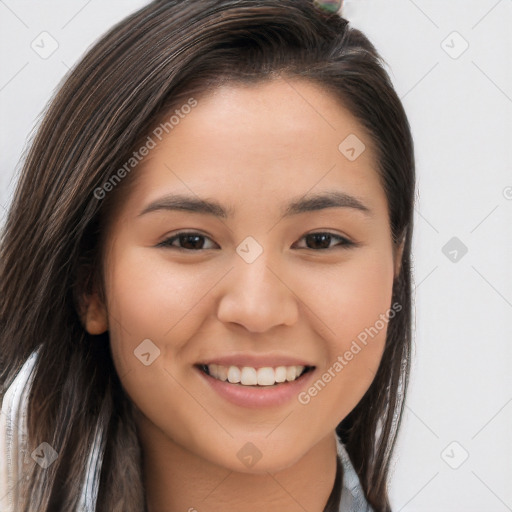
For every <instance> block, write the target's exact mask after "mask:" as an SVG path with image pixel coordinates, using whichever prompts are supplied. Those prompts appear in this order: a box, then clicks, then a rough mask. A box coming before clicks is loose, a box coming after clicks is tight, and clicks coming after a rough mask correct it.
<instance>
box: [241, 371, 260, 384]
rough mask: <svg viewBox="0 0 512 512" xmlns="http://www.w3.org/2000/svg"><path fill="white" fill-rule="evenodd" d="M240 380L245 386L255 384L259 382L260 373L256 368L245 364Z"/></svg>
mask: <svg viewBox="0 0 512 512" xmlns="http://www.w3.org/2000/svg"><path fill="white" fill-rule="evenodd" d="M240 382H241V383H242V384H243V385H244V386H255V385H256V384H258V375H257V372H256V370H255V369H254V368H249V367H247V366H244V367H243V368H242V376H241V377H240Z"/></svg>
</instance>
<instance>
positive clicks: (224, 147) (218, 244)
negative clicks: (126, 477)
mask: <svg viewBox="0 0 512 512" xmlns="http://www.w3.org/2000/svg"><path fill="white" fill-rule="evenodd" d="M197 99H198V105H197V106H196V107H195V108H194V109H192V111H191V113H190V114H188V115H187V116H186V117H185V118H184V119H182V120H180V122H179V124H178V125H176V126H175V127H174V129H173V130H172V131H171V132H170V133H169V134H168V135H166V136H165V137H164V138H163V140H162V141H161V142H159V143H158V145H157V147H156V148H155V149H153V150H152V151H151V153H150V155H149V156H148V157H147V158H146V159H145V161H144V162H143V163H142V164H141V165H140V166H139V167H138V168H137V170H136V171H134V172H138V173H140V174H139V175H138V176H137V183H136V186H135V187H134V188H133V189H132V190H130V192H129V194H128V195H127V197H126V198H125V200H124V201H123V204H122V207H121V209H120V210H119V211H118V212H117V213H116V215H115V217H114V218H113V219H111V223H110V225H109V228H108V233H107V237H106V239H107V246H106V250H105V257H104V269H103V270H104V276H105V278H104V287H105V292H106V304H103V303H102V302H101V301H100V299H99V295H98V294H93V295H91V296H90V297H88V306H87V309H86V313H85V317H84V323H85V325H86V329H87V330H88V331H89V332H90V333H92V334H98V333H101V332H104V331H106V330H109V333H110V341H111V349H112V354H113V358H114V363H115V367H116V370H117V372H118V374H119V376H120V378H121V381H122V384H123V386H124V388H125V390H126V392H127V394H128V395H129V397H130V398H131V400H132V401H133V402H134V404H135V406H136V412H137V416H136V421H137V426H138V430H139V435H140V440H141V445H142V449H143V458H144V475H145V476H144V479H145V485H146V488H147V500H148V510H149V511H150V512H155V511H163V510H165V511H166V512H178V511H187V510H189V511H190V512H192V511H193V510H197V511H198V512H204V511H208V512H220V511H226V510H244V512H252V511H254V512H256V511H261V509H262V508H261V507H262V504H264V506H265V510H266V512H274V511H282V510H286V511H288V512H294V511H303V510H308V511H311V512H321V511H322V510H323V508H324V506H325V504H326V502H327V499H328V496H329V494H330V492H331V490H332V487H333V484H334V478H335V463H336V445H335V437H334V436H335V433H334V429H335V427H336V425H337V424H338V423H339V422H340V421H341V420H342V419H343V418H344V417H345V416H346V415H347V414H348V413H349V412H350V411H351V410H352V409H353V408H354V407H355V406H356V404H357V403H358V402H359V401H360V399H361V398H362V396H363V395H364V393H365V392H366V390H367V389H368V387H369V386H370V384H371V382H372V380H373V378H374V375H375V372H376V371H377V368H378V366H379V363H380V360H381V357H382V352H383V349H384V344H385V335H386V327H387V324H386V326H385V327H384V328H382V329H381V330H380V331H379V333H378V335H376V336H375V337H373V338H372V339H370V341H369V342H368V344H367V345H366V346H365V347H364V348H363V349H362V350H361V351H360V352H359V353H358V354H357V355H355V356H354V357H353V359H352V360H351V361H349V362H348V364H347V365H346V366H345V367H344V368H343V370H342V371H341V372H339V373H337V374H336V377H335V378H333V379H332V380H331V382H329V383H328V385H326V386H325V388H324V389H322V390H321V391H320V392H319V393H318V394H317V396H315V397H314V398H312V399H311V401H310V402H309V403H308V404H307V405H303V404H301V403H299V401H298V400H297V399H296V397H294V398H293V399H292V400H290V401H289V402H288V403H286V404H284V405H280V406H277V407H274V406H273V407H263V408H252V409H249V408H246V407H240V406H236V405H233V404H231V403H229V402H227V401H226V400H225V399H224V398H222V397H220V396H219V395H218V394H217V393H216V392H215V391H213V390H212V389H211V388H210V387H209V385H208V384H207V383H206V381H205V379H203V378H202V377H201V376H200V375H199V374H198V373H197V372H196V371H193V365H194V364H196V363H198V362H199V361H202V360H205V359H208V358H210V357H212V356H218V355H226V354H230V353H231V352H239V353H241V352H249V353H252V354H285V355H292V356H296V357H300V358H302V359H305V360H306V361H309V362H311V364H312V365H314V366H315V367H316V369H315V372H316V377H317V378H319V377H320V376H321V375H322V374H323V373H324V372H325V371H327V370H328V368H330V367H332V365H333V363H334V362H335V361H336V360H337V358H338V356H340V355H341V356H342V355H343V354H344V353H345V352H346V351H347V350H349V348H350V346H351V343H352V341H353V340H355V339H356V337H357V335H358V334H359V333H361V332H362V331H363V330H364V329H365V328H368V327H370V326H373V325H374V324H375V322H376V321H377V320H378V319H379V315H381V314H383V313H385V312H386V311H387V310H389V308H390V307H391V293H392V284H393V278H394V276H395V275H397V273H398V270H399V261H400V257H401V253H400V251H398V252H396V253H395V252H394V251H393V246H392V241H391V233H390V226H389V220H388V210H387V201H386V196H385V193H384V190H383V188H382V186H381V183H380V180H379V176H378V174H377V171H376V161H375V157H374V153H373V150H372V141H371V140H370V139H369V137H368V135H367V134H366V133H365V131H364V130H363V129H362V127H361V125H360V124H359V123H358V122H357V121H356V120H355V118H354V117H353V116H352V115H351V114H350V113H349V112H348V111H347V110H346V109H345V108H344V107H343V105H342V104H341V103H340V102H339V101H338V100H337V99H336V98H335V97H334V96H332V95H331V94H330V93H328V92H326V91H325V90H324V89H322V88H321V87H320V86H318V85H316V84H312V83H309V82H307V81H304V80H303V79H294V80H291V79H287V80H284V79H282V78H279V79H275V80H273V81H270V82H265V83H262V84H258V85H250V86H247V85H238V84H237V85H227V86H222V87H221V88H219V89H217V90H216V91H215V92H214V93H210V94H209V95H208V96H205V97H201V98H197ZM349 134H356V135H357V137H358V138H359V139H360V140H362V141H363V142H364V144H365V145H366V150H365V151H364V152H363V153H362V154H361V155H360V156H359V157H358V158H357V159H356V160H355V161H349V160H348V159H347V158H346V157H345V156H344V155H343V154H342V153H341V152H340V151H339V150H338V146H339V144H340V143H341V142H342V141H343V140H344V139H345V138H346V137H347V136H348V135H349ZM328 190H339V191H342V192H345V193H347V194H350V195H352V196H354V197H356V198H358V199H359V200H360V201H361V202H362V203H364V205H366V206H367V207H368V209H369V210H370V213H369V214H366V213H365V212H362V211H360V210H358V209H355V208H349V207H331V208H327V209H322V210H317V211H310V212H303V213H300V214H297V215H293V216H290V217H288V218H284V219H281V212H282V209H283V208H284V206H285V205H286V204H287V203H288V202H289V201H290V200H292V199H296V198H300V197H302V196H304V195H305V194H306V193H307V194H308V195H309V194H312V193H317V192H325V191H328ZM169 193H183V194H189V195H192V196H196V197H200V198H202V199H204V198H208V199H215V200H217V201H218V202H219V203H221V204H222V205H223V206H224V207H225V208H226V209H231V210H232V216H231V217H228V218H225V219H220V218H216V217H214V216H212V215H207V214H202V213H194V212H187V211H170V210H158V211H153V212H151V213H147V214H144V215H139V214H140V212H141V211H142V210H144V208H145V207H146V206H147V205H148V204H149V203H151V202H152V201H154V200H156V199H158V198H161V197H162V196H165V195H166V194H169ZM179 231H194V232H199V234H201V235H204V236H205V238H200V239H199V243H197V241H196V245H195V246H194V245H193V244H190V243H189V245H187V241H186V240H185V241H182V245H181V246H182V247H183V245H185V247H189V250H188V251H187V249H182V250H181V251H180V250H179V247H180V241H179V239H175V240H174V242H172V244H173V245H174V246H175V247H174V248H173V247H171V246H167V247H162V246H160V247H159V246H158V244H159V243H161V242H162V241H164V240H166V239H169V238H170V237H171V236H173V235H175V234H176V233H177V232H179ZM313 232H317V233H325V232H329V233H332V234H334V235H340V236H343V237H346V238H347V239H349V240H351V241H353V242H355V243H356V244H357V245H356V246H353V247H346V246H342V245H339V243H340V242H339V240H337V239H336V238H332V239H331V242H330V245H329V242H326V246H328V247H330V248H327V249H322V247H323V246H322V244H321V243H318V242H317V243H316V245H315V240H311V239H310V238H309V242H308V239H307V238H304V237H305V235H308V234H310V233H313ZM247 236H252V237H253V238H254V239H255V240H256V241H257V242H258V243H259V244H260V246H261V247H262V248H263V253H262V254H261V255H260V256H259V257H258V258H257V259H256V260H255V261H254V262H252V263H250V264H248V263H246V262H245V261H244V260H243V259H242V258H241V257H240V256H239V255H238V254H237V252H236V248H237V246H238V245H239V244H240V243H241V242H242V241H243V240H244V239H245V238H246V237H247ZM201 244H202V245H201ZM308 244H309V245H308ZM191 245H192V249H190V247H191ZM194 247H198V249H195V252H194V249H193V248H194ZM201 247H204V248H201ZM145 339H150V340H152V342H153V343H154V344H155V345H156V346H157V347H158V348H159V350H160V355H159V357H157V358H156V359H155V360H154V361H153V362H152V364H150V365H148V366H145V365H143V364H142V363H141V362H140V361H139V360H138V359H137V358H136V357H135V356H134V350H135V349H136V348H137V346H139V344H140V343H141V341H142V340H145ZM314 380H317V379H316V378H315V379H314ZM248 442H250V443H253V444H254V445H255V446H256V447H257V448H258V450H259V451H260V453H261V454H262V457H261V459H260V460H259V461H258V462H257V463H256V464H255V465H254V466H252V467H246V466H245V465H244V464H243V463H242V462H241V461H240V460H239V458H238V457H237V453H238V452H239V450H240V449H241V448H242V447H243V446H244V445H245V444H246V443H248Z"/></svg>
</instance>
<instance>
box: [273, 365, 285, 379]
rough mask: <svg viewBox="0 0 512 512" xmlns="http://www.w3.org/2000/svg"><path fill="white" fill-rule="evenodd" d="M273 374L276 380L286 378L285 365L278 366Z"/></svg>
mask: <svg viewBox="0 0 512 512" xmlns="http://www.w3.org/2000/svg"><path fill="white" fill-rule="evenodd" d="M275 375H276V382H284V381H285V380H286V366H278V367H277V368H276V371H275Z"/></svg>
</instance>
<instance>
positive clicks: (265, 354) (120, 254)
mask: <svg viewBox="0 0 512 512" xmlns="http://www.w3.org/2000/svg"><path fill="white" fill-rule="evenodd" d="M331 10H332V9H330V8H325V9H322V8H321V5H320V4H319V3H318V2H313V1H310V0H257V1H256V0H194V1H189V0H187V1H185V0H181V1H179V0H174V1H163V0H159V1H154V2H152V3H150V4H149V5H148V6H147V7H145V8H143V9H141V10H140V11H138V12H136V13H135V14H133V15H131V16H129V17H128V18H126V19H125V20H123V21H122V22H121V23H119V24H118V25H116V26H115V27H114V28H113V29H112V30H111V31H110V32H109V33H108V34H107V35H105V36H104V37H103V38H102V39H101V40H100V41H99V42H98V43H97V44H96V45H95V46H94V47H93V48H92V49H91V50H90V51H89V52H88V53H87V55H86V56H85V57H84V58H83V60H82V61H81V62H80V63H79V64H78V65H77V66H76V68H75V69H74V70H73V71H72V72H71V73H70V75H69V77H68V78H67V80H66V81H65V83H64V85H63V86H62V88H61V89H60V91H59V92H58V94H57V95H56V97H55V98H54V100H53V102H52V104H51V105H50V107H49V109H48V112H47V113H46V116H45V118H44V120H43V122H42V125H41V127H40V129H39V132H38V135H37V137H36V139H35V141H34V143H33V145H32V147H31V150H30V153H29V154H28V157H27V159H26V162H25V165H24V169H23V172H22V174H21V177H20V179H19V183H18V186H17V190H16V193H15V196H14V199H13V202H12V206H11V209H10V211H9V215H8V218H7V223H6V226H5V231H4V233H3V238H2V245H1V254H0V256H1V264H0V265H1V267H0V297H1V298H2V299H1V306H0V308H1V309H0V311H1V313H0V327H1V328H0V336H1V368H0V383H1V385H2V388H1V389H2V395H1V398H2V415H1V419H0V430H1V432H0V435H1V437H0V455H1V461H0V500H1V501H0V504H1V509H2V510H3V511H14V510H15V511H36V510H37V511H48V512H50V511H60V510H63V511H70V510H87V511H94V510H96V511H125V512H126V511H133V512H140V511H142V510H147V511H148V512H154V511H166V512H178V511H187V510H188V511H189V512H192V511H197V512H206V511H208V512H217V511H224V512H225V511H244V512H253V511H260V510H266V511H268V512H274V511H287V512H294V511H304V510H308V511H311V512H322V511H325V512H327V511H329V512H332V511H343V512H345V511H354V512H355V511H360V510H368V511H371V510H373V511H389V510H391V507H390V503H389V499H388V494H387V480H388V469H389V461H390V458H391V455H392V453H393V447H394V443H395V439H396V435H397V430H398V426H399V424H400V418H401V413H402V408H403V403H404V399H405V395H406V389H407V382H408V374H409V367H410V343H411V332H410V331H411V328H410V323H411V269H410V250H411V237H412V220H413V202H414V187H415V176H414V156H413V142H412V137H411V133H410V128H409V124H408V121H407V118H406V115H405V113H404V110H403V107H402V105H401V103H400V101H399V99H398V97H397V95H396V93H395V92H394V90H393V87H392V84H391V82H390V80H389V77H388V75H387V73H386V72H385V70H384V69H383V66H382V59H381V58H380V57H379V55H378V53H377V51H376V50H375V48H374V47H373V46H372V44H371V43H370V42H369V41H368V39H367V38H366V37H365V36H364V35H363V34H362V33H361V32H359V31H357V30H355V29H353V28H351V27H350V26H349V24H348V23H347V21H346V20H345V19H343V18H342V17H341V16H339V15H338V14H336V13H332V12H331Z"/></svg>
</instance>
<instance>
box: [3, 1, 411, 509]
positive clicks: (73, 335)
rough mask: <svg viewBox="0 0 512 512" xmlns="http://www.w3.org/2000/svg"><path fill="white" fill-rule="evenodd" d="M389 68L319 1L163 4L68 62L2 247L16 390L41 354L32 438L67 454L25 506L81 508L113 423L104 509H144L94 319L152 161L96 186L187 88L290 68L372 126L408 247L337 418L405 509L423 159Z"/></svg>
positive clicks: (366, 474) (124, 400)
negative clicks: (370, 367) (372, 370)
mask: <svg viewBox="0 0 512 512" xmlns="http://www.w3.org/2000/svg"><path fill="white" fill-rule="evenodd" d="M383 64H384V61H383V60H382V58H381V57H380V55H379V54H378V52H377V51H376V49H375V48H374V46H373V45H372V44H371V43H370V41H369V40H368V39H367V38H366V37H365V36H364V35H363V34H362V33H361V32H360V31H358V30H356V29H354V28H352V27H350V26H349V23H348V22H347V21H346V20H345V19H343V18H342V17H341V16H339V15H337V14H332V13H328V12H326V11H322V10H321V9H320V8H319V7H318V6H317V5H315V3H314V2H313V1H312V0H157V1H154V2H151V3H150V4H149V5H148V6H146V7H144V8H142V9H140V10H139V11H138V12H136V13H134V14H132V15H130V16H128V17H127V18H126V19H124V20H123V21H121V22H120V23H118V24H117V25H116V26H114V27H113V28H112V29H111V30H110V31H109V32H108V33H107V34H106V35H104V36H103V37H102V38H101V39H100V40H99V41H98V42H97V43H96V44H95V45H94V46H93V47H92V48H91V49H90V50H89V51H88V52H87V54H86V55H85V56H84V57H83V58H82V60H81V61H80V62H79V63H78V64H77V65H76V66H75V68H74V69H73V70H72V71H71V72H70V73H69V75H68V77H67V78H66V80H65V82H64V83H63V85H62V87H61V88H60V90H59V91H58V93H57V94H56V96H55V97H54V98H53V100H52V102H51V103H50V105H49V108H48V110H47V112H46V114H45V117H44V118H43V121H42V124H41V126H40V127H39V130H38V133H37V135H36V138H35V140H34V141H33V144H32V146H31V149H30V151H29V153H28V155H27V158H26V160H25V163H24V167H23V170H22V173H21V176H20V178H19V181H18V184H17V188H16V191H15V195H14V198H13V201H12V204H11V208H10V211H9V213H8V217H7V220H6V225H5V229H4V231H3V233H2V240H1V248H0V297H1V304H0V343H1V355H0V357H1V367H0V385H1V390H2V395H1V396H2V397H3V394H4V392H5V390H6V389H7V387H8V386H9V385H10V383H12V381H13V379H14V378H15V376H16V374H17V372H18V371H19V370H20V368H21V366H22V364H23V363H24V362H25V360H26V359H27V358H28V357H29V355H30V354H31V353H32V352H33V351H34V350H36V349H38V351H39V356H38V360H37V363H36V367H35V374H34V384H33V387H32V390H31V394H30V398H29V406H28V428H29V441H30V445H31V447H32V448H33V447H35V446H38V445H39V444H40V443H41V442H43V441H45V442H48V443H49V444H50V445H51V446H52V447H53V448H54V449H55V450H56V451H57V452H58V453H59V457H58V459H57V460H56V461H55V462H54V463H53V464H52V465H51V466H50V467H48V468H47V469H42V468H41V467H40V466H39V465H37V464H33V465H32V466H31V470H30V475H29V478H28V479H27V482H26V486H27V488H26V491H25V493H24V503H22V504H20V506H19V510H20V511H25V512H27V511H35V510H37V511H39V512H45V511H46V512H50V511H55V510H73V509H74V508H75V507H76V506H77V502H78V494H79V493H78V483H79V482H81V481H82V478H83V476H84V468H85V466H86V461H87V455H88V451H89V449H90V446H91V444H92V442H93V437H94V435H95V428H96V427H97V426H98V425H99V426H101V427H102V428H103V429H104V431H105V433H106V434H105V436H106V437H105V439H106V442H105V450H104V458H103V464H102V467H101V479H100V486H99V494H98V502H97V509H96V510H98V511H109V512H111V511H115V510H122V511H124V512H131V511H133V512H140V511H141V510H143V509H144V507H145V496H144V488H143V484H142V473H141V464H140V462H141V451H140V446H139V441H138V437H137V433H136V429H135V426H134V421H133V416H132V409H131V404H130V401H129V399H128V397H127V396H126V394H125V393H124V391H123V389H122V386H121V383H120V380H119V377H118V375H117V374H116V371H115V367H114V365H113V361H112V358H111V354H110V349H109V338H108V333H105V334H103V335H98V336H92V335H89V334H88V333H87V332H86V331H85V329H84V327H83V324H82V322H81V320H80V315H79V311H80V307H81V304H82V297H83V295H84V294H85V293H87V292H88V291H90V290H91V289H92V288H91V287H92V286H93V284H94V283H97V284H98V286H99V287H100V290H101V275H99V273H98V269H99V268H100V262H101V254H102V252H101V251H102V247H101V246H102V238H101V234H102V233H103V231H104V224H105V222H106V221H107V219H108V218H110V217H109V216H110V215H111V214H112V208H113V206H114V205H115V203H116V202H119V200H120V198H121V197H122V194H121V191H122V190H123V189H124V188H125V187H127V186H128V184H130V183H133V181H134V177H135V176H136V172H137V171H136V169H135V170H134V171H132V173H131V174H130V176H127V177H126V178H125V179H124V180H123V181H122V182H121V183H120V184H119V185H118V186H116V187H115V190H112V191H111V192H109V193H108V194H107V195H106V197H105V198H104V199H101V200H99V199H98V197H97V194H95V190H97V189H98V187H102V186H103V185H104V184H105V183H106V182H108V180H109V178H110V177H111V176H112V175H113V173H115V172H116V171H117V170H118V169H119V168H121V167H122V166H123V164H124V163H125V162H126V161H127V160H128V159H129V158H130V156H131V155H132V153H133V151H134V150H136V149H137V147H138V144H140V141H141V140H142V139H143V138H144V137H145V136H147V134H148V133H150V130H151V128H152V127H154V126H155V124H156V123H157V122H158V120H159V119H161V118H162V116H163V115H164V114H165V113H168V112H170V111H171V110H172V109H174V108H176V106H179V105H180V103H181V102H182V101H183V98H188V97H191V96H194V95H196V97H197V95H199V94H201V93H208V92H210V91H213V90H214V89H215V87H217V86H218V85H219V84H221V83H223V82H226V81H231V82H241V83H256V82H261V81H264V80H268V79H271V78H272V77H275V76H277V75H281V76H283V77H299V78H303V79H307V80H310V81H313V82H314V83H316V84H318V85H320V86H322V87H324V88H325V89H326V90H329V91H331V92H332V93H333V94H335V95H336V96H337V97H338V98H339V99H340V101H341V102H342V104H343V105H344V106H345V107H346V108H347V109H348V110H349V111H350V112H351V113H352V114H353V115H354V116H355V118H357V119H358V121H359V122H360V123H361V124H362V125H363V126H364V127H365V128H366V129H367V130H368V133H369V134H370V136H371V139H372V141H373V143H374V144H375V147H376V152H377V156H378V162H377V163H378V169H379V173H380V178H381V181H382V185H383V187H384V190H385V192H386V195H387V200H388V207H389V220H390V225H391V228H392V234H393V242H394V246H395V248H396V247H398V244H399V243H400V242H403V244H404V250H403V254H402V260H401V268H400V273H399V275H398V277H397V278H396V279H395V282H394V286H393V299H392V300H393V302H397V303H399V304H400V305H401V306H402V310H401V311H400V313H399V314H396V315H395V316H394V317H393V318H392V319H390V320H389V324H388V332H387V338H386V347H385V350H384V354H383V357H382V361H381V364H380V366H379V369H378V371H377V374H376V376H375V379H374V381H373V382H372V384H371V386H370V388H369V389H368V391H367V392H366V394H365V395H364V397H363V398H362V399H361V401H360V402H359V403H358V405H357V406H356V407H355V408H354V409H353V410H352V412H351V413H350V414H349V415H348V416H347V417H346V418H345V419H344V420H343V421H342V422H341V423H340V424H339V425H338V427H337V429H336V430H337V433H338V434H339V435H340V437H341V439H342V441H343V442H344V443H345V446H346V448H347V451H348V453H349V455H350V458H351V460H352V462H353V464H354V467H355V469H356V472H357V473H358V475H359V478H360V480H361V483H362V486H363V489H364V492H365V495H366V497H367V500H368V502H369V503H370V504H371V505H372V507H373V508H374V510H375V511H376V512H381V511H382V512H387V511H390V510H391V507H390V504H389V499H388V493H387V479H388V470H389V463H390V458H391V455H392V453H393V449H394V445H395V440H396V435H397V431H398V428H399V425H400V420H401V417H402V411H403V407H404V399H405V396H406V390H407V383H408V378H409V370H410V352H411V308H412V298H411V265H410V251H411V239H412V225H413V203H414V188H415V166H414V155H413V141H412V136H411V132H410V127H409V123H408V121H407V117H406V114H405V112H404V109H403V106H402V104H401V102H400V100H399V98H398V96H397V95H396V93H395V91H394V89H393V85H392V83H391V81H390V79H389V76H388V74H387V73H386V71H385V69H384V66H383ZM337 485H338V488H337V489H335V491H336V493H335V494H337V495H339V490H340V489H339V482H338V484H337ZM333 493H334V491H333ZM331 507H333V504H331V505H328V507H327V508H326V510H331ZM332 510H337V508H336V509H334V508H332Z"/></svg>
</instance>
